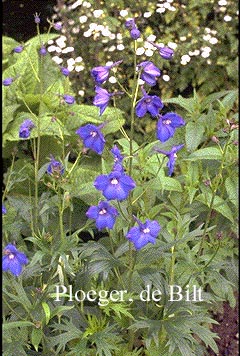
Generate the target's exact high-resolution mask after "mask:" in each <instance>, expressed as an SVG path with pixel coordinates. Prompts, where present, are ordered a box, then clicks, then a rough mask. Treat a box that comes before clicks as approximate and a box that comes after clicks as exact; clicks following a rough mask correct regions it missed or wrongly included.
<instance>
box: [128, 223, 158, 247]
mask: <svg viewBox="0 0 240 356" xmlns="http://www.w3.org/2000/svg"><path fill="white" fill-rule="evenodd" d="M135 220H136V221H137V223H138V226H134V227H132V228H131V229H130V230H129V232H128V233H127V235H126V237H127V238H128V239H129V240H130V241H131V242H132V243H133V244H134V246H135V248H136V249H137V250H140V249H141V248H143V247H144V246H145V245H147V244H148V243H149V242H150V243H152V244H155V242H156V238H157V236H158V234H159V231H160V229H161V226H160V225H159V223H158V222H157V221H155V220H153V221H151V220H149V219H147V220H146V222H145V223H142V222H141V221H139V220H138V219H136V218H135Z"/></svg>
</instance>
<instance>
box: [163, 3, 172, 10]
mask: <svg viewBox="0 0 240 356" xmlns="http://www.w3.org/2000/svg"><path fill="white" fill-rule="evenodd" d="M163 6H164V7H165V9H169V7H170V6H171V5H170V4H169V3H168V2H165V3H164V4H163Z"/></svg>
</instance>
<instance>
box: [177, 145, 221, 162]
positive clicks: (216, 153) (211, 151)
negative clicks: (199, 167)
mask: <svg viewBox="0 0 240 356" xmlns="http://www.w3.org/2000/svg"><path fill="white" fill-rule="evenodd" d="M184 159H185V160H192V161H195V160H199V159H213V160H221V159H222V153H221V151H220V150H219V148H217V147H206V148H201V149H200V150H197V151H195V152H193V153H191V154H190V155H189V156H188V157H187V158H184Z"/></svg>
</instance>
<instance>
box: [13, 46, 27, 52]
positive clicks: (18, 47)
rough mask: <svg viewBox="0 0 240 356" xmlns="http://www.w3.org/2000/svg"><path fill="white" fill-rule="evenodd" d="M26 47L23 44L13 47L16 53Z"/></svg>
mask: <svg viewBox="0 0 240 356" xmlns="http://www.w3.org/2000/svg"><path fill="white" fill-rule="evenodd" d="M23 49H24V47H23V46H17V47H15V48H13V50H12V51H13V52H14V53H21V52H22V51H23Z"/></svg>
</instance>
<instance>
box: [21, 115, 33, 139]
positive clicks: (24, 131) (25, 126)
mask: <svg viewBox="0 0 240 356" xmlns="http://www.w3.org/2000/svg"><path fill="white" fill-rule="evenodd" d="M34 127H35V125H34V123H33V122H32V120H30V119H26V120H25V121H23V123H22V124H21V125H20V128H19V137H20V138H28V137H29V136H30V133H31V130H32V129H33V128H34Z"/></svg>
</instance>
